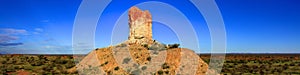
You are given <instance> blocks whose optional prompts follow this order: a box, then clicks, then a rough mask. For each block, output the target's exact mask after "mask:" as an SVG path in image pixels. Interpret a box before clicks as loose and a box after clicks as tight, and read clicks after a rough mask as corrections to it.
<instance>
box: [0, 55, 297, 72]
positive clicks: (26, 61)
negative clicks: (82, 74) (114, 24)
mask: <svg viewBox="0 0 300 75" xmlns="http://www.w3.org/2000/svg"><path fill="white" fill-rule="evenodd" d="M200 57H201V58H202V59H203V60H204V61H205V62H209V61H210V60H209V58H210V55H200ZM299 58H300V55H270V54H269V55H267V54H266V55H254V54H252V55H249V54H247V55H243V54H239V55H226V61H225V63H224V66H223V69H222V71H221V73H222V74H224V75H241V74H257V75H261V74H275V75H290V74H292V75H299V74H300V59H299ZM73 59H74V56H72V55H56V56H55V55H0V75H3V74H38V75H39V74H72V73H68V69H70V68H72V67H74V66H75V62H76V61H74V60H73ZM214 62H218V61H214ZM73 74H77V73H76V72H74V73H73Z"/></svg>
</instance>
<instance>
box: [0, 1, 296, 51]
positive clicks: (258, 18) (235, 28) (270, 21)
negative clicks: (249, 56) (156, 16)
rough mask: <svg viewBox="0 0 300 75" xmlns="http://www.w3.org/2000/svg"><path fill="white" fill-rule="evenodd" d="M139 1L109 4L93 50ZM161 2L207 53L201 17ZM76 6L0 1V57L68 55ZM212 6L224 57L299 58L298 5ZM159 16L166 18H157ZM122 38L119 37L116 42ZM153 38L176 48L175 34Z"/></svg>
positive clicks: (160, 31)
mask: <svg viewBox="0 0 300 75" xmlns="http://www.w3.org/2000/svg"><path fill="white" fill-rule="evenodd" d="M144 1H146V0H139V1H130V0H128V1H127V0H122V2H119V1H116V0H114V1H112V3H111V4H110V5H109V6H108V7H107V9H105V10H104V13H103V14H102V16H101V17H100V19H101V20H102V21H101V22H99V23H98V26H97V30H96V37H95V38H96V41H95V42H96V47H106V46H109V45H110V44H111V42H110V41H111V40H110V38H111V34H112V28H113V27H114V23H115V22H116V21H117V19H118V18H119V17H120V16H121V14H122V13H123V12H126V10H127V9H128V8H129V7H131V6H132V5H135V4H137V3H140V2H144ZM153 1H156V0H153ZM162 2H166V3H169V4H170V5H172V6H174V7H176V8H177V9H178V10H180V11H181V12H182V13H184V14H185V16H186V17H188V19H189V20H190V22H191V23H192V25H193V27H194V29H195V31H196V33H197V36H198V38H199V41H198V42H199V44H200V50H195V51H196V52H201V53H209V52H210V46H211V45H210V44H211V43H210V42H211V40H210V35H209V30H208V27H207V25H206V22H205V20H203V17H202V16H201V13H200V12H198V11H197V9H196V8H195V7H194V6H193V5H192V4H191V3H190V2H189V1H185V0H183V1H162ZM80 3H81V0H1V1H0V54H5V53H29V54H36V53H42V54H65V53H67V54H70V53H72V47H71V46H72V27H73V23H74V19H75V16H76V13H77V9H78V7H79V5H80ZM216 3H217V5H218V7H219V9H220V12H221V14H222V16H223V20H224V23H225V27H226V33H227V51H226V52H227V53H300V14H299V13H300V5H299V3H300V1H299V0H216ZM99 4H100V3H99ZM149 7H150V6H148V7H147V6H141V7H140V8H141V9H143V10H147V9H145V8H149ZM166 10H168V9H166ZM149 11H150V12H151V11H153V12H154V11H156V12H157V11H159V10H158V9H157V10H156V9H152V10H149ZM170 13H172V12H170ZM164 14H168V13H161V15H164ZM172 18H176V16H174V17H172ZM124 25H126V26H127V25H128V24H127V23H125V24H124ZM126 29H127V28H124V30H125V31H126ZM127 31H128V29H127ZM126 33H127V32H125V34H124V35H128V33H127V34H126ZM126 38H127V36H122V37H120V39H119V40H121V41H122V40H125V39H126ZM153 38H154V39H156V40H158V41H160V42H162V43H177V42H178V39H177V37H176V34H175V33H174V32H173V31H172V30H171V29H170V28H168V27H167V26H165V25H163V24H160V23H153ZM87 52H88V51H87Z"/></svg>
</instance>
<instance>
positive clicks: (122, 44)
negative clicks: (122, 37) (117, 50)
mask: <svg viewBox="0 0 300 75" xmlns="http://www.w3.org/2000/svg"><path fill="white" fill-rule="evenodd" d="M126 46H127V44H126V43H121V44H119V45H117V47H126Z"/></svg>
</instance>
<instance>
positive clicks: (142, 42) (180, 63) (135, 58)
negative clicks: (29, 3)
mask: <svg viewBox="0 0 300 75" xmlns="http://www.w3.org/2000/svg"><path fill="white" fill-rule="evenodd" d="M128 15H129V16H128V17H129V28H130V33H129V37H128V40H127V41H125V42H123V43H120V44H118V45H115V46H110V47H106V48H97V49H95V50H93V51H92V52H90V53H89V54H88V55H87V56H86V57H84V59H82V60H81V61H80V62H79V64H77V66H76V67H74V68H72V69H70V70H69V72H75V71H78V73H79V74H87V75H90V74H96V75H175V74H176V75H178V74H180V75H194V74H196V75H204V74H206V72H207V70H208V65H207V64H206V63H205V62H204V61H203V60H202V59H201V58H200V57H199V56H198V55H197V54H196V53H195V52H194V51H193V50H189V49H186V48H179V44H168V45H167V44H162V43H160V42H158V41H155V40H153V39H152V21H151V14H150V12H149V11H147V10H146V11H142V10H140V9H138V8H137V7H131V8H130V9H129V14H128ZM210 72H211V71H210Z"/></svg>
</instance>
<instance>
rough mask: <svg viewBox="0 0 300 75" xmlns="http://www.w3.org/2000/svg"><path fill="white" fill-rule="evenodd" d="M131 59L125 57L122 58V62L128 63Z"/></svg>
mask: <svg viewBox="0 0 300 75" xmlns="http://www.w3.org/2000/svg"><path fill="white" fill-rule="evenodd" d="M130 60H131V58H125V59H123V62H122V64H128V62H129V61H130Z"/></svg>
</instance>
